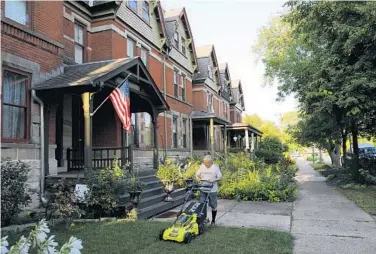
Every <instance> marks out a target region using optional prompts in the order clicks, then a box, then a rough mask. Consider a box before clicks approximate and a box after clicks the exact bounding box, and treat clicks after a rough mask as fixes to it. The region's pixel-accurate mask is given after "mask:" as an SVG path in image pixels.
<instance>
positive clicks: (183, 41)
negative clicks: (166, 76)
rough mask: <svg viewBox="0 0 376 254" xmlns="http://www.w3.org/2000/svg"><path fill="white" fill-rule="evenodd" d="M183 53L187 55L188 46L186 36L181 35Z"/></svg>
mask: <svg viewBox="0 0 376 254" xmlns="http://www.w3.org/2000/svg"><path fill="white" fill-rule="evenodd" d="M183 49H184V50H183ZM181 53H182V54H183V56H187V47H186V45H185V38H183V37H181Z"/></svg>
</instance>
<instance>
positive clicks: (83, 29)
mask: <svg viewBox="0 0 376 254" xmlns="http://www.w3.org/2000/svg"><path fill="white" fill-rule="evenodd" d="M73 24H74V26H73V30H74V29H75V28H76V25H77V26H79V27H81V28H82V43H83V44H80V43H79V42H77V41H76V38H75V37H76V33H75V31H73V32H74V33H75V35H74V38H73V39H74V47H76V45H78V46H80V47H82V63H85V62H86V61H85V57H86V54H85V47H86V46H85V45H86V41H87V39H86V32H87V28H86V25H84V24H82V23H81V22H78V21H76V20H75V22H74V23H73ZM74 58H75V59H76V50H74ZM74 62H75V63H76V61H74ZM77 64H78V63H77Z"/></svg>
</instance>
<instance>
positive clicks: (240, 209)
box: [153, 200, 292, 232]
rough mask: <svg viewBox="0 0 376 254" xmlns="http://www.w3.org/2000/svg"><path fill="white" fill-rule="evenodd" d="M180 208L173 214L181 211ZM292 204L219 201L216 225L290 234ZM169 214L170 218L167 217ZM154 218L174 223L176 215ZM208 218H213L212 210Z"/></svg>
mask: <svg viewBox="0 0 376 254" xmlns="http://www.w3.org/2000/svg"><path fill="white" fill-rule="evenodd" d="M179 209H180V207H179V208H176V209H174V210H172V212H177V211H179ZM291 209H292V203H268V202H246V201H243V202H237V201H234V200H219V201H218V214H217V220H216V222H217V223H216V224H217V225H219V226H228V227H250V228H263V229H271V230H278V231H284V232H290V225H291ZM167 214H169V216H167ZM158 217H159V218H153V220H158V221H173V220H174V219H175V218H176V217H175V216H174V214H171V213H166V214H165V215H163V214H162V215H161V216H158ZM208 217H209V218H211V212H210V209H209V211H208Z"/></svg>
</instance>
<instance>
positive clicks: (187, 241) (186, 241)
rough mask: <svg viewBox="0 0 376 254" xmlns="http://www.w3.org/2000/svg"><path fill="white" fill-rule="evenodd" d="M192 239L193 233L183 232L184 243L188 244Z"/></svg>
mask: <svg viewBox="0 0 376 254" xmlns="http://www.w3.org/2000/svg"><path fill="white" fill-rule="evenodd" d="M192 239H193V235H192V234H191V233H185V236H184V243H185V244H188V243H190V242H191V241H192Z"/></svg>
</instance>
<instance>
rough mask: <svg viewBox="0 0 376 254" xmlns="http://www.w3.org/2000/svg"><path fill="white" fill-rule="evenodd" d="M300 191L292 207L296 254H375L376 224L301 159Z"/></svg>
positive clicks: (292, 228) (299, 161)
mask: <svg viewBox="0 0 376 254" xmlns="http://www.w3.org/2000/svg"><path fill="white" fill-rule="evenodd" d="M298 166H299V169H300V170H299V172H298V173H297V176H296V179H297V181H298V185H299V192H298V196H297V199H296V201H295V202H294V204H293V212H292V226H291V233H292V234H293V237H294V253H299V254H300V253H320V254H323V253H341V254H347V253H349V254H350V253H351V254H368V253H369V254H371V253H372V254H374V253H376V222H375V221H374V219H373V218H372V217H371V216H370V215H368V214H367V213H365V212H364V211H363V210H361V209H360V208H359V207H357V206H356V205H355V204H354V202H352V201H349V200H347V199H346V198H345V197H343V196H342V195H341V194H340V193H339V192H338V191H337V190H335V188H333V187H329V186H328V185H326V184H325V182H324V181H325V178H323V177H322V176H321V175H320V174H319V173H317V172H315V171H314V170H313V169H312V167H311V166H310V165H309V163H308V162H306V161H303V160H298Z"/></svg>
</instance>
